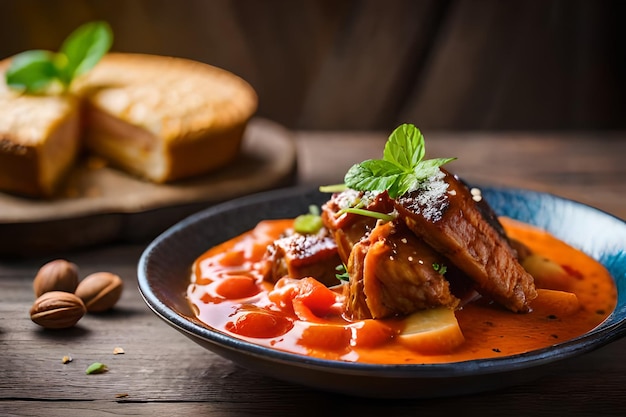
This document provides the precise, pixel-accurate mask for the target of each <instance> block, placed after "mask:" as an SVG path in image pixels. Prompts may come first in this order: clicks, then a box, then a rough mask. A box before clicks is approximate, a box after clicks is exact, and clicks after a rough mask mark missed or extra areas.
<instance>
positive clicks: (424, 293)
mask: <svg viewBox="0 0 626 417" xmlns="http://www.w3.org/2000/svg"><path fill="white" fill-rule="evenodd" d="M446 262H447V260H446V259H445V258H444V257H443V256H441V255H439V254H438V253H436V252H435V251H434V250H433V249H432V248H430V247H429V246H428V245H426V244H425V243H424V242H423V241H422V240H421V239H419V238H417V237H416V236H415V235H414V234H413V233H411V231H410V230H409V229H408V228H407V227H406V226H405V225H404V223H402V222H386V223H382V222H379V223H378V224H377V225H376V226H375V228H374V229H373V230H372V232H371V233H370V234H369V235H368V236H367V237H366V238H363V239H361V240H360V241H359V242H358V243H356V244H355V245H354V248H353V249H352V252H351V256H350V259H349V262H348V271H349V273H350V282H349V283H348V285H346V286H345V287H344V295H345V305H344V307H345V308H344V310H345V314H346V315H347V316H348V317H350V318H352V319H355V320H361V319H367V318H375V319H380V318H386V317H392V316H403V315H408V314H411V313H413V312H415V311H418V310H423V309H427V308H432V307H441V306H445V307H449V308H451V309H454V308H455V307H456V306H457V305H458V303H459V300H458V299H457V298H456V297H455V296H454V295H452V293H451V292H450V285H449V282H448V281H447V280H446V279H445V277H444V275H443V273H442V272H443V271H444V269H443V267H444V265H445V263H446Z"/></svg>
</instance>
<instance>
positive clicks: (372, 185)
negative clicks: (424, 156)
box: [344, 159, 405, 191]
mask: <svg viewBox="0 0 626 417" xmlns="http://www.w3.org/2000/svg"><path fill="white" fill-rule="evenodd" d="M403 175H405V172H404V171H403V170H402V169H400V168H399V167H398V166H397V165H394V164H392V163H391V162H387V161H384V160H381V159H370V160H367V161H364V162H361V163H360V164H356V165H353V166H352V167H351V168H350V169H349V170H348V172H347V173H346V176H345V177H344V181H345V183H346V185H347V186H348V187H349V188H352V189H353V190H357V191H384V190H390V189H395V188H397V183H398V181H399V179H400V178H401V177H402V176H403Z"/></svg>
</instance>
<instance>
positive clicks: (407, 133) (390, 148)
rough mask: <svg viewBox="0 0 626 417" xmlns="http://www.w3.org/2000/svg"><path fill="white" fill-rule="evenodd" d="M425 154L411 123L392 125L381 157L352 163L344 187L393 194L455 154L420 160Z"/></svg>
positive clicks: (416, 183) (416, 182)
mask: <svg viewBox="0 0 626 417" xmlns="http://www.w3.org/2000/svg"><path fill="white" fill-rule="evenodd" d="M425 154H426V146H425V143H424V136H423V135H422V133H421V132H420V130H419V129H417V128H416V127H415V126H413V125H411V124H403V125H400V126H399V127H398V128H396V129H395V130H394V131H393V132H392V133H391V135H390V136H389V140H388V141H387V143H386V144H385V149H384V151H383V159H369V160H366V161H363V162H361V163H360V164H356V165H353V166H352V167H351V168H350V169H349V170H348V172H347V173H346V175H345V177H344V182H345V184H346V186H347V187H349V188H351V189H353V190H357V191H384V190H387V192H388V193H389V196H390V197H391V198H397V197H399V196H401V195H403V194H405V193H407V192H409V191H414V190H416V189H417V188H418V187H419V186H420V184H421V183H422V182H423V181H425V180H427V179H428V178H430V177H432V176H433V175H434V174H436V173H437V171H438V170H439V167H440V166H442V165H444V164H446V163H448V162H450V161H453V160H455V159H456V158H437V159H428V160H423V158H424V156H425Z"/></svg>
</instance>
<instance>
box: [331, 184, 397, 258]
mask: <svg viewBox="0 0 626 417" xmlns="http://www.w3.org/2000/svg"><path fill="white" fill-rule="evenodd" d="M355 206H357V207H361V208H363V209H365V210H367V211H370V212H377V213H385V214H386V213H390V212H392V211H393V210H394V207H393V201H392V200H391V198H389V195H388V194H387V193H386V192H382V193H364V192H359V191H354V190H347V191H343V192H341V193H337V194H333V196H332V197H331V198H330V200H328V201H327V202H326V203H325V204H324V205H323V206H322V220H323V222H324V226H325V227H326V228H327V229H328V230H329V231H330V233H331V234H332V235H333V237H334V239H335V241H336V242H337V249H338V251H339V256H340V257H341V260H342V261H343V263H344V264H347V263H348V258H349V257H350V252H351V251H352V247H353V246H354V245H355V244H357V243H358V242H359V241H360V240H361V239H363V238H364V237H365V236H367V235H368V234H369V233H370V232H371V231H372V229H374V226H376V221H377V220H376V219H375V218H373V217H368V216H362V215H359V214H353V213H341V211H342V210H343V209H345V208H347V207H355Z"/></svg>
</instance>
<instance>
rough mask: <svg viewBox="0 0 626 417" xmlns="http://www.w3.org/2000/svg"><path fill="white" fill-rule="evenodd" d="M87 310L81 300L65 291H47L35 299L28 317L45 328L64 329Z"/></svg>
mask: <svg viewBox="0 0 626 417" xmlns="http://www.w3.org/2000/svg"><path fill="white" fill-rule="evenodd" d="M86 312H87V308H86V307H85V304H84V303H83V301H82V300H81V299H80V298H78V297H77V296H76V295H74V294H72V293H69V292H65V291H49V292H46V293H44V294H42V295H41V296H40V297H39V298H37V299H36V300H35V302H34V303H33V306H32V307H31V309H30V319H31V320H32V321H33V322H35V323H37V324H38V325H40V326H42V327H45V328H47V329H65V328H67V327H72V326H74V325H75V324H76V323H77V322H78V320H80V319H81V317H83V316H84V315H85V313H86Z"/></svg>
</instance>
